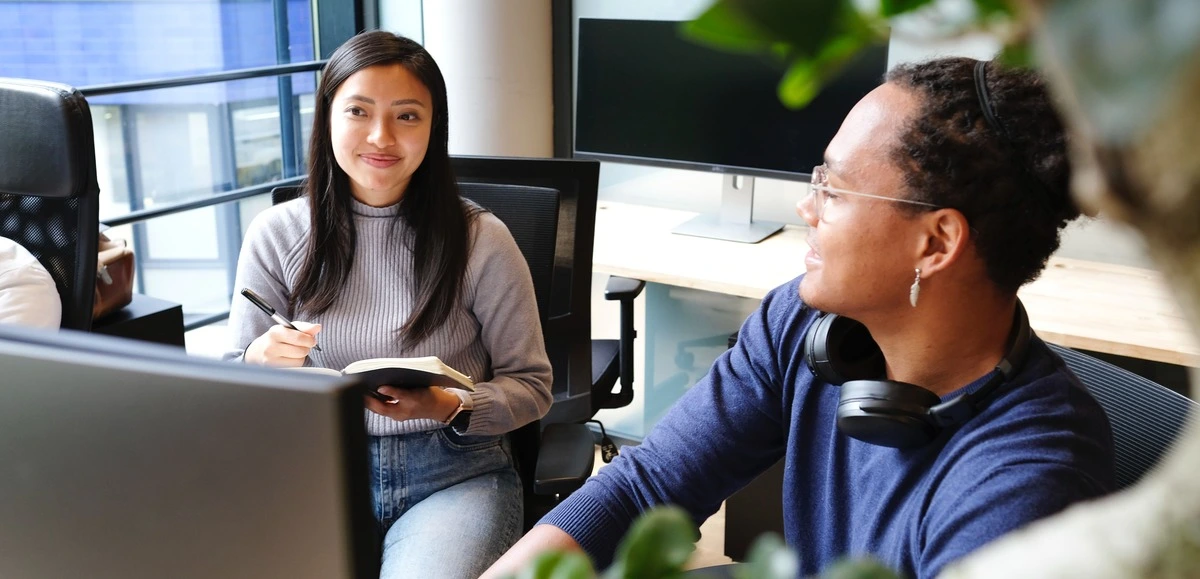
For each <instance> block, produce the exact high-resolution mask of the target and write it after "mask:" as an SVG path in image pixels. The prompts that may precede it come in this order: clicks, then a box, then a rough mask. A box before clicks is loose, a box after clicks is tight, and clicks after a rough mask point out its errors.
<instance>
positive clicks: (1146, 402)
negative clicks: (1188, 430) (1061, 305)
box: [1050, 344, 1197, 489]
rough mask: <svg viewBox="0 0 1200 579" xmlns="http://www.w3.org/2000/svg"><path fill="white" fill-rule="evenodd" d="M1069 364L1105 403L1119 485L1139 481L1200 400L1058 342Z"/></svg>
mask: <svg viewBox="0 0 1200 579" xmlns="http://www.w3.org/2000/svg"><path fill="white" fill-rule="evenodd" d="M1050 349H1051V350H1054V352H1055V353H1057V354H1058V355H1059V356H1061V357H1062V359H1063V360H1064V361H1066V363H1067V367H1068V368H1070V369H1071V371H1072V372H1074V373H1075V375H1076V376H1078V377H1079V380H1080V381H1081V382H1083V385H1084V386H1087V389H1088V391H1089V392H1091V393H1092V396H1094V397H1095V398H1096V400H1097V401H1098V402H1100V405H1101V406H1103V407H1104V412H1105V414H1107V415H1108V421H1109V422H1110V423H1111V424H1112V433H1113V445H1114V446H1115V448H1116V459H1115V460H1116V470H1117V488H1118V489H1123V488H1125V487H1127V486H1130V485H1132V484H1134V483H1136V482H1137V481H1138V480H1139V479H1141V478H1142V475H1144V474H1146V471H1148V470H1150V469H1151V468H1153V467H1154V465H1156V464H1158V461H1159V460H1160V459H1161V458H1162V456H1163V455H1164V454H1166V453H1167V452H1168V451H1169V450H1170V448H1171V445H1172V444H1174V443H1175V439H1176V438H1178V437H1179V433H1180V431H1182V430H1183V427H1184V424H1185V423H1187V421H1188V417H1189V415H1191V414H1192V413H1193V412H1194V411H1195V409H1196V406H1197V405H1196V402H1194V401H1192V400H1191V399H1189V398H1187V397H1185V396H1181V395H1180V394H1179V393H1177V392H1174V391H1172V390H1170V389H1169V388H1167V387H1166V386H1163V385H1161V384H1158V383H1157V382H1152V381H1150V380H1147V379H1146V378H1143V377H1141V376H1138V375H1137V374H1134V373H1132V372H1129V371H1127V370H1125V369H1123V368H1119V367H1117V366H1114V365H1112V364H1109V363H1108V362H1104V361H1102V360H1097V359H1096V358H1093V357H1091V356H1088V355H1087V354H1083V353H1080V352H1076V351H1075V350H1072V349H1070V348H1064V347H1062V346H1059V345H1056V344H1050Z"/></svg>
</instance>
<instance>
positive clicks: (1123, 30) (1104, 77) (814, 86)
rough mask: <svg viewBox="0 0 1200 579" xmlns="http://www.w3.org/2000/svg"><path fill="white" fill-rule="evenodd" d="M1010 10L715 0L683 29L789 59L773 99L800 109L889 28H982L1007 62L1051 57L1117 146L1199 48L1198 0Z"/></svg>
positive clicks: (891, 1)
mask: <svg viewBox="0 0 1200 579" xmlns="http://www.w3.org/2000/svg"><path fill="white" fill-rule="evenodd" d="M1017 8H1018V6H1017V4H1016V3H1015V2H1011V1H1010V0H961V1H952V0H716V1H715V2H713V4H712V5H711V6H709V8H708V9H707V10H705V11H704V12H703V13H702V14H701V15H700V16H699V17H697V18H696V19H695V20H693V21H691V22H686V23H684V24H683V25H682V34H683V35H684V36H685V37H687V38H690V39H692V40H694V41H696V42H699V43H702V44H706V45H709V46H712V47H714V48H718V49H721V50H727V51H732V52H741V53H747V52H750V53H765V54H770V55H774V56H775V57H776V58H778V59H780V60H781V61H782V62H784V63H785V64H786V65H787V71H786V72H785V73H784V74H783V77H782V78H781V79H780V82H779V99H780V101H782V102H783V104H785V105H786V106H788V107H792V108H800V107H802V106H804V105H805V104H807V103H808V102H809V101H811V100H812V98H813V97H814V96H816V94H817V92H818V91H820V87H821V86H822V85H823V84H825V83H826V82H827V81H828V80H829V79H831V78H833V77H834V76H835V75H837V74H838V72H839V71H840V70H841V69H842V67H843V66H844V65H845V64H846V63H848V62H849V61H850V60H851V59H853V58H854V57H855V55H857V54H858V52H859V51H860V50H861V49H862V48H864V47H866V46H867V45H869V44H871V43H876V42H882V41H884V40H886V39H887V38H888V34H889V31H890V30H892V28H893V24H896V25H897V26H899V25H900V23H902V22H905V21H907V23H908V24H913V23H923V24H925V25H926V26H924V27H912V28H916V29H917V30H918V31H917V32H915V33H914V32H906V34H908V35H914V34H915V35H920V36H922V37H928V36H930V35H933V36H935V37H936V38H937V39H945V38H952V37H955V36H961V35H964V34H968V33H973V32H979V31H986V32H989V33H992V34H995V35H996V36H998V37H999V39H1000V40H1001V42H1002V43H1003V45H1004V49H1003V51H1002V52H1001V54H1000V55H999V58H1000V60H1002V61H1004V62H1005V63H1007V64H1010V65H1018V66H1034V65H1037V64H1039V62H1042V61H1045V60H1048V59H1053V60H1055V61H1056V62H1057V63H1058V64H1059V66H1058V68H1059V69H1060V70H1061V72H1062V74H1064V75H1065V76H1066V81H1067V84H1068V85H1069V86H1070V87H1072V92H1073V93H1074V94H1075V95H1076V97H1077V98H1078V104H1079V106H1080V108H1082V109H1083V110H1082V111H1081V112H1082V113H1083V117H1084V118H1087V119H1088V121H1089V123H1090V124H1091V125H1092V127H1094V129H1095V132H1096V133H1097V134H1096V137H1097V138H1098V139H1099V140H1100V141H1101V142H1104V143H1106V144H1110V145H1117V146H1121V145H1128V144H1129V143H1130V142H1132V141H1133V140H1134V139H1135V138H1136V137H1137V135H1138V134H1139V133H1140V131H1142V130H1145V128H1146V127H1147V126H1149V125H1150V123H1151V122H1152V120H1153V118H1154V116H1155V115H1156V114H1157V113H1158V111H1159V110H1160V108H1161V105H1162V103H1163V99H1164V98H1166V97H1167V95H1169V94H1171V92H1172V91H1173V89H1174V88H1175V85H1176V84H1177V83H1179V82H1182V77H1183V76H1185V75H1184V73H1186V71H1187V70H1188V67H1189V66H1191V64H1192V63H1193V62H1195V59H1196V58H1197V55H1198V54H1200V1H1198V0H1048V1H1046V2H1044V8H1045V14H1044V20H1043V21H1042V22H1041V23H1040V25H1039V27H1038V30H1037V31H1033V30H1030V29H1029V26H1028V25H1029V22H1028V20H1029V19H1028V18H1024V17H1023V14H1022V13H1021V12H1020V11H1019V10H1018V9H1017ZM938 25H940V27H939V26H938ZM897 30H899V28H897Z"/></svg>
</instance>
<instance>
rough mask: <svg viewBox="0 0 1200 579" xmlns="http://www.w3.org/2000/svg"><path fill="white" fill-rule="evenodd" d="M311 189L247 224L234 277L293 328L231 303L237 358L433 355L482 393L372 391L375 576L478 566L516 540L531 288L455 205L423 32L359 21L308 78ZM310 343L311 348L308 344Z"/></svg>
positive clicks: (537, 388) (485, 216)
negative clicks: (517, 458)
mask: <svg viewBox="0 0 1200 579" xmlns="http://www.w3.org/2000/svg"><path fill="white" fill-rule="evenodd" d="M312 135H313V136H312V141H311V144H310V149H309V155H310V166H309V170H308V180H307V182H306V185H305V194H304V196H303V197H302V198H300V199H297V200H295V201H291V202H288V203H284V204H281V205H278V206H275V207H272V208H271V209H269V210H267V211H265V212H263V213H262V214H261V215H259V216H258V217H257V218H256V219H255V220H254V222H253V223H252V224H251V226H250V228H249V230H248V232H247V234H246V241H245V244H244V245H243V248H242V253H241V257H240V259H239V262H238V274H237V282H236V286H237V287H238V288H243V287H246V288H250V289H251V290H253V291H255V292H257V293H258V294H259V295H260V296H262V297H263V298H265V299H266V301H267V302H268V303H272V304H274V305H275V307H277V308H279V309H280V312H281V313H283V314H284V316H285V317H288V318H291V317H292V316H293V315H295V316H297V317H301V316H302V317H305V318H307V319H308V320H310V321H311V322H313V323H312V324H302V323H300V322H297V323H296V326H297V327H298V328H301V330H303V331H298V330H293V329H288V328H286V327H283V326H280V325H274V326H273V325H271V324H272V322H271V321H270V319H269V318H267V317H266V316H264V315H263V314H262V313H261V312H259V311H257V310H255V309H253V308H251V307H250V304H249V303H248V302H247V301H245V300H241V299H235V300H234V302H233V307H232V310H231V313H230V326H231V327H232V328H233V332H234V334H235V337H234V340H235V341H234V344H235V348H237V351H235V352H234V353H233V354H232V356H231V357H235V358H236V357H240V358H241V359H242V360H244V361H245V362H246V363H253V364H267V365H272V366H282V367H294V366H301V365H305V364H311V365H315V366H322V367H328V368H337V369H340V368H342V367H344V366H345V365H347V364H349V363H350V362H353V361H355V360H360V359H366V358H378V357H411V356H438V357H440V358H441V359H442V360H443V361H444V362H446V363H447V364H449V365H450V366H452V367H454V368H455V369H457V370H459V371H461V372H463V373H465V374H467V375H469V376H472V377H474V378H475V382H476V385H475V391H474V392H467V391H464V390H443V389H440V388H424V389H398V388H392V387H386V386H385V387H382V388H380V391H381V392H382V393H384V394H386V395H388V396H391V397H392V398H394V399H395V401H396V402H395V403H394V404H384V403H383V402H380V401H379V400H376V399H375V398H365V399H364V402H365V404H366V406H367V408H368V410H369V412H367V414H366V423H367V431H368V433H369V434H370V435H371V439H370V454H371V476H372V482H373V497H374V507H375V514H376V517H377V519H378V521H379V525H380V529H381V530H382V531H383V532H384V533H385V536H384V543H383V563H382V571H381V575H382V576H384V577H401V576H402V577H426V576H427V577H436V578H444V577H477V576H478V575H479V574H480V572H482V571H483V570H484V569H485V568H486V567H487V566H488V565H489V564H490V563H491V562H492V561H493V560H495V558H496V557H498V556H499V555H500V554H501V553H503V551H504V549H506V548H507V547H508V546H509V545H511V544H512V543H513V542H514V541H515V540H516V539H517V538H518V537H519V536H520V528H521V520H522V510H521V509H522V501H521V483H520V481H519V480H518V478H517V474H516V472H515V470H514V468H513V463H512V456H511V454H510V451H509V446H508V442H507V439H506V438H505V437H504V436H503V435H504V434H505V433H507V432H509V431H511V430H514V429H516V428H517V427H519V426H521V425H524V424H526V423H528V422H531V421H533V420H536V419H538V418H540V417H541V416H542V415H544V414H545V413H546V411H547V410H548V409H549V407H550V402H551V394H550V380H551V372H550V364H549V362H548V360H547V358H546V353H545V347H544V344H543V342H542V333H541V326H540V322H539V318H538V310H537V303H536V301H535V297H534V293H533V284H532V281H531V279H530V274H529V269H528V266H527V265H526V263H525V261H524V258H523V257H522V256H521V253H520V252H519V250H518V249H517V246H516V243H515V242H514V241H513V239H512V236H511V235H510V234H509V233H508V230H507V229H506V228H505V227H504V225H503V224H501V223H500V221H499V220H498V219H497V218H496V217H495V216H493V215H491V214H490V213H486V212H483V211H481V210H479V208H477V207H474V206H472V205H469V204H467V203H465V202H464V201H463V200H462V199H461V198H460V197H459V196H458V190H457V187H456V186H455V180H454V175H453V174H452V172H451V169H450V161H449V155H448V148H447V141H448V136H449V128H448V121H447V110H446V86H445V82H444V80H443V78H442V74H441V71H440V70H439V69H438V67H437V64H436V63H435V62H434V61H433V58H432V57H431V56H430V55H429V53H428V52H426V51H425V49H424V48H422V47H421V46H420V45H419V44H417V43H415V42H413V41H411V40H409V39H406V38H403V37H400V36H396V35H394V34H391V33H388V32H379V31H376V32H367V33H363V34H360V35H358V36H355V37H354V38H351V39H350V40H349V41H347V42H346V43H345V44H344V45H343V46H342V47H340V48H339V49H338V50H337V51H336V52H335V53H334V54H333V56H332V57H330V59H329V63H328V64H327V65H326V66H325V70H324V73H323V75H322V78H321V84H320V87H319V88H318V93H317V99H316V110H315V113H314V119H313V132H312ZM318 339H319V341H320V345H319V346H317V341H318Z"/></svg>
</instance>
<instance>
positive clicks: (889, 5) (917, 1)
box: [879, 0, 987, 18]
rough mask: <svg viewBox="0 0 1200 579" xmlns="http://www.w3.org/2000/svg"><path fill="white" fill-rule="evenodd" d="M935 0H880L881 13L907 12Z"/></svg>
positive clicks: (892, 14)
mask: <svg viewBox="0 0 1200 579" xmlns="http://www.w3.org/2000/svg"><path fill="white" fill-rule="evenodd" d="M932 1H933V0H880V2H879V14H880V15H881V16H886V17H889V18H890V17H892V16H896V15H898V14H904V13H905V12H912V11H913V10H916V9H917V8H920V7H922V6H924V5H926V4H929V3H930V2H932ZM986 1H987V0H976V2H977V3H981V2H986Z"/></svg>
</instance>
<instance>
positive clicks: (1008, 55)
mask: <svg viewBox="0 0 1200 579" xmlns="http://www.w3.org/2000/svg"><path fill="white" fill-rule="evenodd" d="M996 60H998V61H1000V62H1001V63H1003V64H1005V65H1006V66H1011V67H1015V68H1033V50H1032V48H1031V47H1030V46H1029V42H1028V41H1021V42H1013V43H1010V44H1008V45H1006V46H1005V47H1004V48H1003V49H1001V50H1000V54H999V55H998V56H997V57H996Z"/></svg>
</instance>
